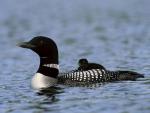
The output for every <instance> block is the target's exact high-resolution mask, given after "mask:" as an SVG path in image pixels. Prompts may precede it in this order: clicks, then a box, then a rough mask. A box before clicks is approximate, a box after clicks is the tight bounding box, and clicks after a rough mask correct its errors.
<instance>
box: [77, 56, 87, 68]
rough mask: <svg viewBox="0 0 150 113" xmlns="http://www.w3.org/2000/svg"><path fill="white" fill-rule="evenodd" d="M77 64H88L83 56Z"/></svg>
mask: <svg viewBox="0 0 150 113" xmlns="http://www.w3.org/2000/svg"><path fill="white" fill-rule="evenodd" d="M78 64H79V66H80V67H82V66H86V65H88V60H87V59H85V58H83V59H80V60H79V62H78Z"/></svg>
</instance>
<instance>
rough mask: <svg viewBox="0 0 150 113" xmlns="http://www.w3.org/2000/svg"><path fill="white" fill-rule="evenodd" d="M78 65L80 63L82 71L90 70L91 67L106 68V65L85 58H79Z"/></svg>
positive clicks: (79, 68)
mask: <svg viewBox="0 0 150 113" xmlns="http://www.w3.org/2000/svg"><path fill="white" fill-rule="evenodd" d="M78 65H79V67H78V70H80V71H86V70H90V69H103V70H106V69H105V67H104V66H102V65H100V64H96V63H89V62H88V60H87V59H85V58H83V59H79V61H78Z"/></svg>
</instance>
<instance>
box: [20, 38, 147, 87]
mask: <svg viewBox="0 0 150 113" xmlns="http://www.w3.org/2000/svg"><path fill="white" fill-rule="evenodd" d="M18 46H20V47H22V48H27V49H31V50H32V51H34V52H35V53H37V54H38V55H39V57H40V65H39V68H38V70H37V72H36V73H35V75H34V76H33V78H32V81H31V86H32V88H33V89H37V90H40V89H43V88H49V87H52V86H55V85H57V84H73V83H81V84H82V83H83V84H84V83H85V84H91V83H102V82H111V81H120V80H136V79H137V78H141V77H144V75H143V74H139V73H137V72H132V71H108V70H105V69H101V68H100V69H90V70H85V71H82V70H81V71H80V70H75V71H70V72H66V73H59V61H58V49H57V45H56V43H55V42H54V41H53V40H52V39H50V38H48V37H45V36H36V37H34V38H33V39H31V40H30V41H28V42H21V43H19V44H18Z"/></svg>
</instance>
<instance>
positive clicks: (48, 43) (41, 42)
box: [18, 36, 58, 63]
mask: <svg viewBox="0 0 150 113" xmlns="http://www.w3.org/2000/svg"><path fill="white" fill-rule="evenodd" d="M18 45H19V46H20V47H22V48H28V49H31V50H33V51H34V52H36V53H37V54H38V55H39V56H40V58H48V59H49V60H50V61H52V62H53V63H58V49H57V45H56V43H55V42H54V41H53V40H52V39H50V38H48V37H44V36H37V37H34V38H33V39H31V40H30V41H28V42H22V43H20V44H18Z"/></svg>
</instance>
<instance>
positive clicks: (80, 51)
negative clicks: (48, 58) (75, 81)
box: [0, 0, 150, 113]
mask: <svg viewBox="0 0 150 113" xmlns="http://www.w3.org/2000/svg"><path fill="white" fill-rule="evenodd" d="M149 5H150V1H149V0H84V1H83V0H82V1H81V0H0V61H1V63H0V113H150V7H149ZM37 35H44V36H48V37H51V38H52V39H53V40H55V41H56V43H57V45H58V48H59V61H60V71H62V72H65V71H69V70H72V69H75V68H76V67H77V62H78V59H80V58H88V59H89V61H91V62H96V63H100V64H102V65H104V66H105V67H106V68H107V69H109V70H133V71H137V72H139V73H143V74H145V78H144V79H139V80H138V81H123V82H117V83H108V84H104V85H102V86H99V87H68V86H58V89H56V90H54V91H53V93H51V95H49V96H46V95H42V94H38V93H36V92H35V91H34V90H33V89H32V88H31V87H30V81H31V78H32V76H33V75H34V73H35V72H36V70H37V68H38V65H39V58H38V56H37V55H36V54H35V53H33V52H32V51H30V50H27V49H22V48H19V47H17V46H16V44H17V43H18V42H20V41H27V40H30V39H31V38H32V37H34V36H37Z"/></svg>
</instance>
